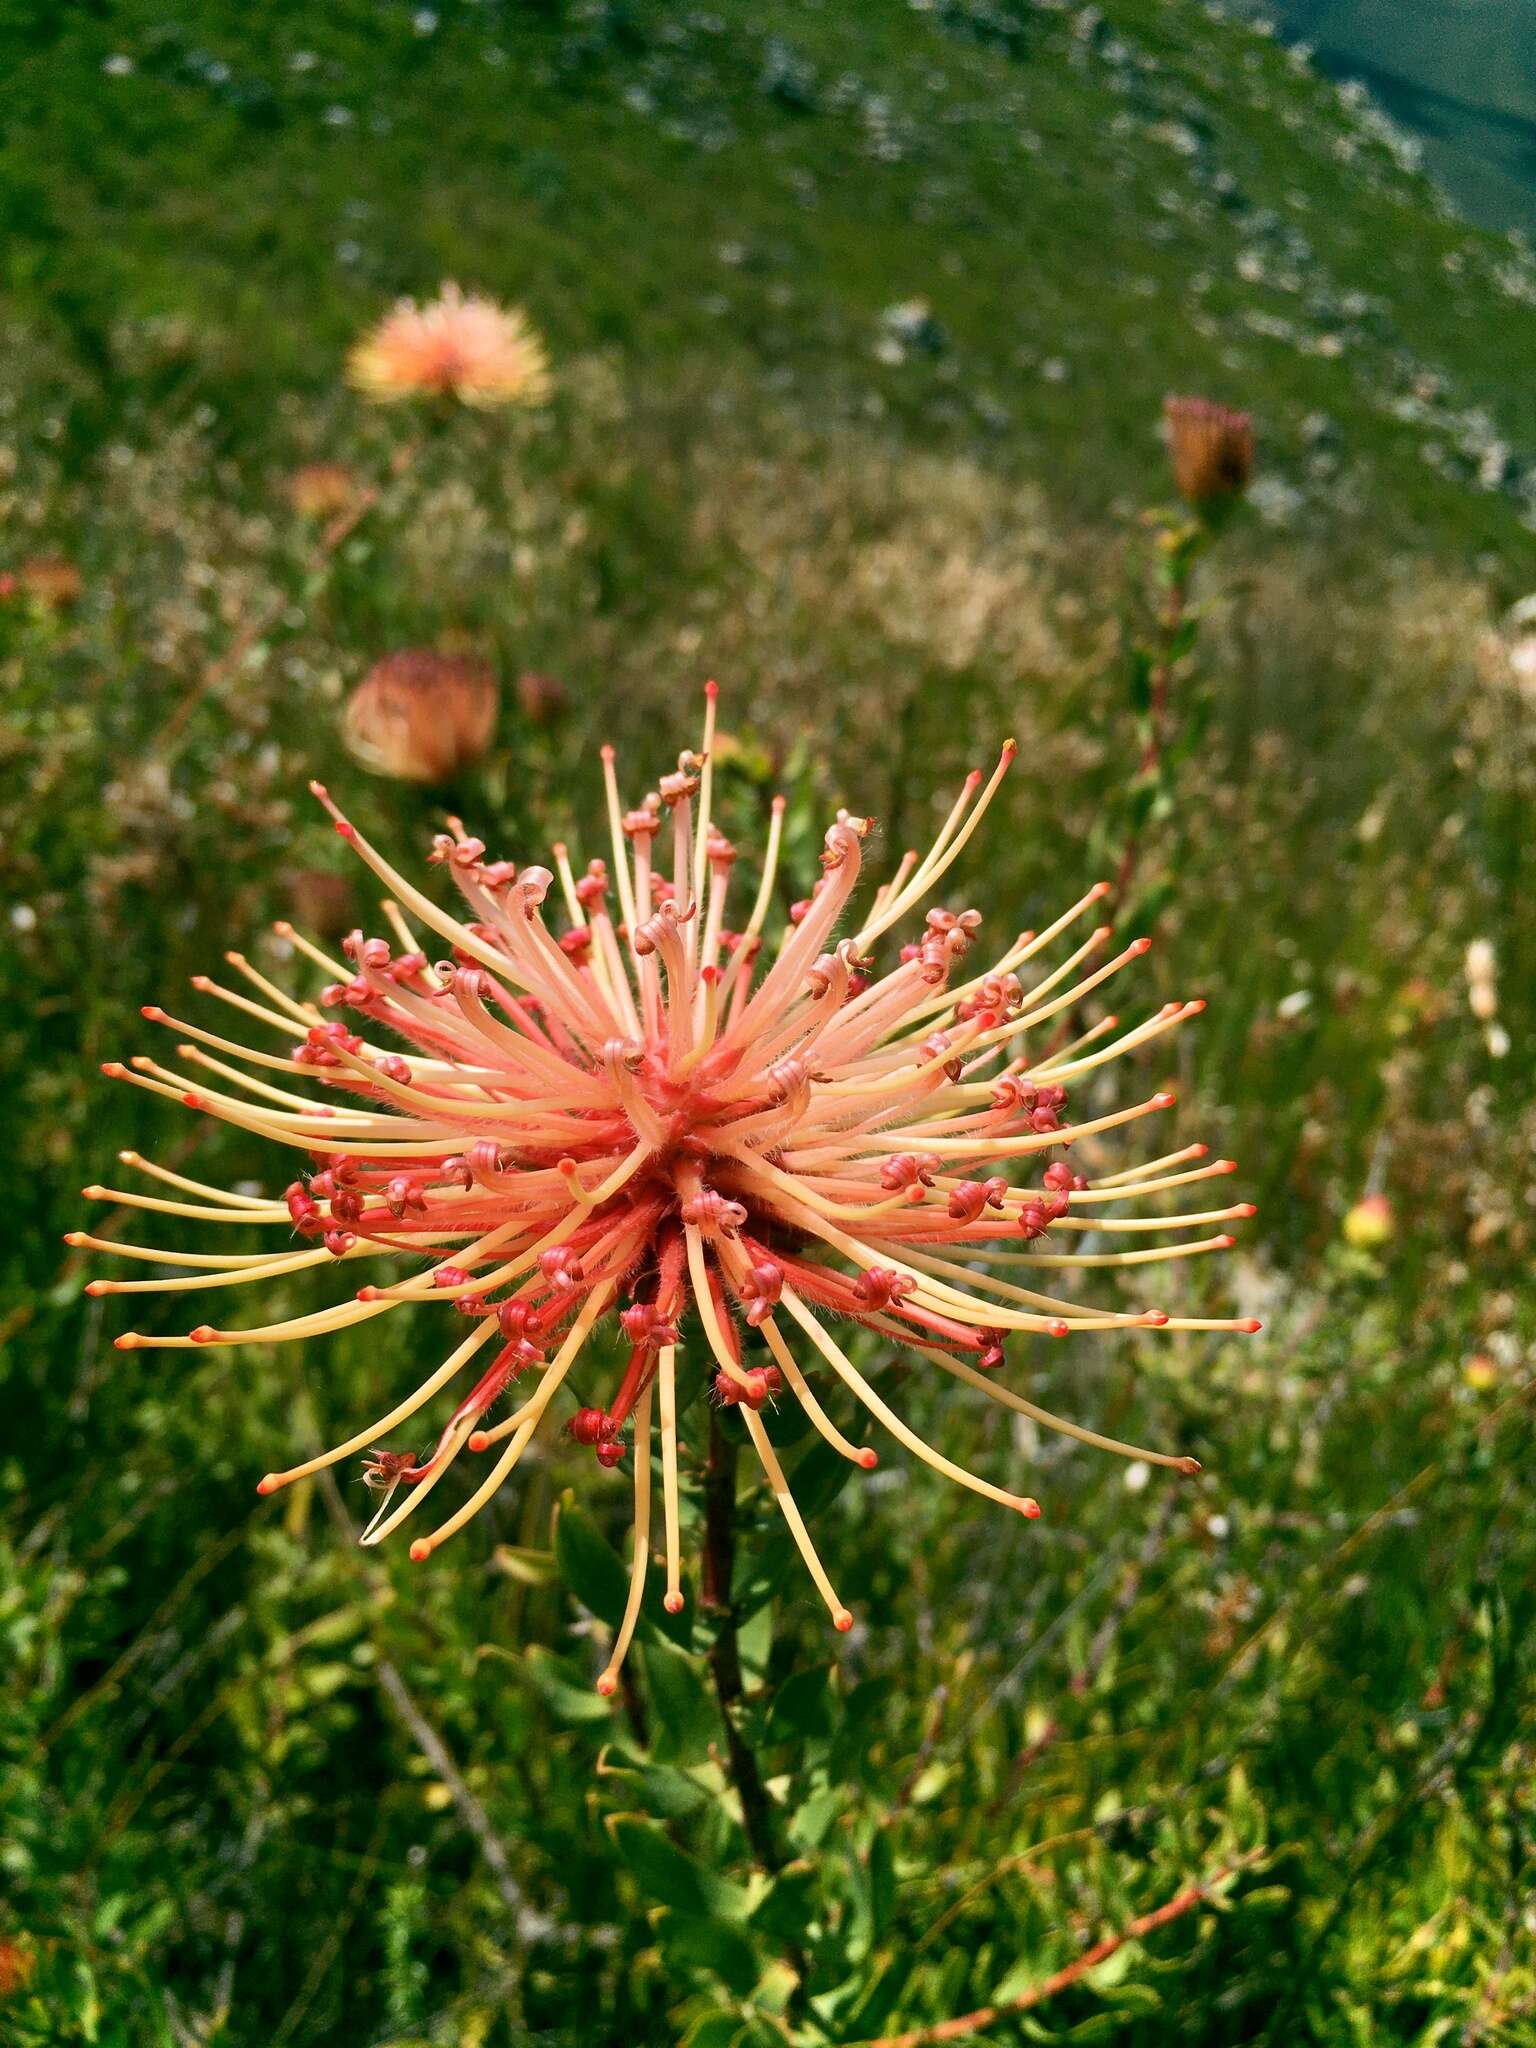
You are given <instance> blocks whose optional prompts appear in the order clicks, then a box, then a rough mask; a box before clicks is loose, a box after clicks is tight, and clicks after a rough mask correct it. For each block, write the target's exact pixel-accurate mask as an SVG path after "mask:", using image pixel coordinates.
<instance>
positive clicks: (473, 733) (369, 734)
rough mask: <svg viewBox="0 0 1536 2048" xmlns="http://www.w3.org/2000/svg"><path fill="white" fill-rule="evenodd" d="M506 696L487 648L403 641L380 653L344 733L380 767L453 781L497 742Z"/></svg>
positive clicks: (406, 776)
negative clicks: (446, 650)
mask: <svg viewBox="0 0 1536 2048" xmlns="http://www.w3.org/2000/svg"><path fill="white" fill-rule="evenodd" d="M499 696H500V692H499V691H498V689H497V686H496V672H495V670H494V669H493V668H492V667H491V665H490V663H489V662H488V661H484V660H482V659H481V657H480V656H479V655H475V654H442V653H439V652H438V650H437V649H436V648H434V647H406V648H402V649H401V651H400V652H399V653H397V654H386V655H385V656H384V658H383V660H382V661H376V662H375V663H374V665H373V667H372V668H371V669H369V671H368V673H367V675H365V676H364V677H363V680H362V681H361V682H360V683H359V684H358V686H357V688H356V689H355V690H354V691H353V692H352V694H351V696H350V697H349V698H348V699H347V706H346V710H345V712H344V713H343V714H342V721H341V736H342V738H343V740H344V741H345V742H346V745H347V751H348V752H349V753H350V754H352V755H353V756H354V757H355V758H356V759H357V760H359V761H361V762H362V764H363V766H364V767H365V768H371V769H373V771H374V772H375V774H378V775H392V776H395V777H396V778H397V779H398V780H400V781H402V782H425V783H434V782H447V781H448V780H449V779H450V778H451V777H452V776H454V775H456V774H458V772H459V771H460V769H463V768H469V767H472V766H473V765H474V763H475V762H476V761H478V760H479V758H480V756H481V755H482V754H483V753H484V752H485V750H486V748H487V747H488V746H489V745H490V744H491V740H492V738H493V736H494V734H495V731H496V714H497V711H498V709H499Z"/></svg>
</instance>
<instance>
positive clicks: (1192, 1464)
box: [1178, 1458, 1200, 1479]
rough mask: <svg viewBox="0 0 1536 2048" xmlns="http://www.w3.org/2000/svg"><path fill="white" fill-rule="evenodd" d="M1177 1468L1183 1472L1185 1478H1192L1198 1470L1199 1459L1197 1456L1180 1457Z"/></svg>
mask: <svg viewBox="0 0 1536 2048" xmlns="http://www.w3.org/2000/svg"><path fill="white" fill-rule="evenodd" d="M1178 1470H1179V1471H1180V1472H1182V1473H1183V1474H1184V1477H1185V1478H1186V1479H1193V1478H1194V1476H1195V1474H1196V1473H1197V1472H1198V1471H1199V1470H1200V1460H1199V1459H1198V1458H1180V1460H1179V1463H1178Z"/></svg>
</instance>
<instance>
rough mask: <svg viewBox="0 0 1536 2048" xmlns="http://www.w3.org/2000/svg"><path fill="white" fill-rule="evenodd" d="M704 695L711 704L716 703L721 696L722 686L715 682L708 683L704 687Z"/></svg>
mask: <svg viewBox="0 0 1536 2048" xmlns="http://www.w3.org/2000/svg"><path fill="white" fill-rule="evenodd" d="M704 694H705V696H706V697H707V698H708V699H709V701H710V703H711V704H713V703H715V702H716V701H717V700H718V698H719V696H720V685H719V684H718V683H716V682H713V681H711V682H708V683H706V684H705V685H704Z"/></svg>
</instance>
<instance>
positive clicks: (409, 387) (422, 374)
mask: <svg viewBox="0 0 1536 2048" xmlns="http://www.w3.org/2000/svg"><path fill="white" fill-rule="evenodd" d="M347 372H348V375H349V376H350V378H351V380H352V382H353V384H355V385H356V387H357V389H358V390H359V391H362V392H365V393H366V394H367V396H368V397H369V398H373V399H377V400H379V401H380V402H381V403H386V404H387V403H393V402H395V401H397V400H400V399H404V398H456V399H458V400H460V402H461V403H462V404H464V405H475V406H482V407H488V406H497V405H537V404H538V403H539V402H540V400H542V399H543V398H545V397H547V396H548V393H549V357H548V354H547V353H546V351H545V348H544V343H543V341H542V340H541V339H540V337H539V335H538V334H537V332H536V331H535V329H534V328H533V326H532V325H531V324H530V322H529V320H528V318H527V316H526V315H525V314H524V313H523V312H521V311H520V310H519V309H518V308H517V307H515V306H499V305H497V303H496V301H495V300H494V299H486V298H480V297H476V296H473V295H469V296H466V294H465V293H463V292H461V291H460V290H459V288H458V286H457V285H456V284H445V285H444V286H443V288H442V290H441V292H440V293H439V294H438V296H437V297H436V298H435V299H432V300H430V301H428V302H427V304H425V305H418V304H417V303H416V301H415V300H414V299H401V300H400V301H399V302H398V304H397V305H396V306H395V307H394V308H393V310H392V311H390V312H389V313H386V314H385V316H384V318H383V319H382V320H381V321H380V322H379V324H378V326H377V327H375V328H373V329H371V330H370V332H369V333H367V334H365V335H364V336H363V339H362V340H361V341H360V342H359V343H358V344H357V346H356V347H355V348H354V349H353V351H352V353H351V356H350V357H349V358H348V363H347Z"/></svg>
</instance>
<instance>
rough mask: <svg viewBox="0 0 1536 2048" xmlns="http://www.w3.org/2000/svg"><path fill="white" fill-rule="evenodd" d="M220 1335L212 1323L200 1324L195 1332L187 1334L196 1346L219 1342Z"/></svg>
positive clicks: (191, 1331) (189, 1331)
mask: <svg viewBox="0 0 1536 2048" xmlns="http://www.w3.org/2000/svg"><path fill="white" fill-rule="evenodd" d="M218 1334H219V1333H218V1331H217V1330H216V1329H215V1328H214V1327H213V1325H212V1323H199V1324H198V1326H197V1328H196V1329H195V1330H188V1332H187V1335H188V1336H189V1337H190V1338H191V1339H192V1342H193V1343H194V1344H212V1343H214V1342H215V1341H216V1340H217V1338H218Z"/></svg>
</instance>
